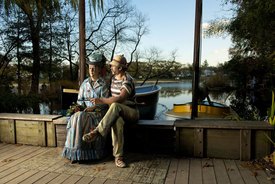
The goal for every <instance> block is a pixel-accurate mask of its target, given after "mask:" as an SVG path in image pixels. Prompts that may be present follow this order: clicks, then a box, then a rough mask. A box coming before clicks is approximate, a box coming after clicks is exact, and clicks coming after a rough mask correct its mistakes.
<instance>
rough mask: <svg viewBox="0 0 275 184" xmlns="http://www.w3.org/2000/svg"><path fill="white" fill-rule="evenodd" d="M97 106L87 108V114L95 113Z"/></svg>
mask: <svg viewBox="0 0 275 184" xmlns="http://www.w3.org/2000/svg"><path fill="white" fill-rule="evenodd" d="M95 108H96V106H93V107H87V108H86V109H84V111H85V112H93V111H94V110H95Z"/></svg>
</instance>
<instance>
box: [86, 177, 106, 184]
mask: <svg viewBox="0 0 275 184" xmlns="http://www.w3.org/2000/svg"><path fill="white" fill-rule="evenodd" d="M105 181H106V179H104V178H95V179H94V180H93V181H92V182H91V183H90V184H103V183H105Z"/></svg>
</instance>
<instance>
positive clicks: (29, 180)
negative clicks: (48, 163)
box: [20, 171, 49, 184]
mask: <svg viewBox="0 0 275 184" xmlns="http://www.w3.org/2000/svg"><path fill="white" fill-rule="evenodd" d="M47 174H49V172H47V171H38V172H37V173H35V174H34V175H32V176H31V177H29V178H27V179H25V180H24V181H22V182H21V183H20V184H29V183H34V182H36V181H38V180H39V179H40V178H43V177H44V176H46V175H47Z"/></svg>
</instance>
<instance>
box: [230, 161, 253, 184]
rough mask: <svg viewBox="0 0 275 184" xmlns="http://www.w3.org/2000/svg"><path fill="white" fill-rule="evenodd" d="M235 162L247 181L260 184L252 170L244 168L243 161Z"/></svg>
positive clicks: (250, 183) (251, 183)
mask: <svg viewBox="0 0 275 184" xmlns="http://www.w3.org/2000/svg"><path fill="white" fill-rule="evenodd" d="M235 163H236V166H237V167H238V169H239V171H240V174H241V176H242V178H243V180H244V182H245V183H249V184H258V181H257V179H256V176H255V175H254V174H253V172H251V171H250V170H248V169H245V168H243V167H242V166H241V161H239V160H236V161H235Z"/></svg>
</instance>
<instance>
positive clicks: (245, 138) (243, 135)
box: [240, 130, 251, 160]
mask: <svg viewBox="0 0 275 184" xmlns="http://www.w3.org/2000/svg"><path fill="white" fill-rule="evenodd" d="M250 159H251V130H240V160H250Z"/></svg>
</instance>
